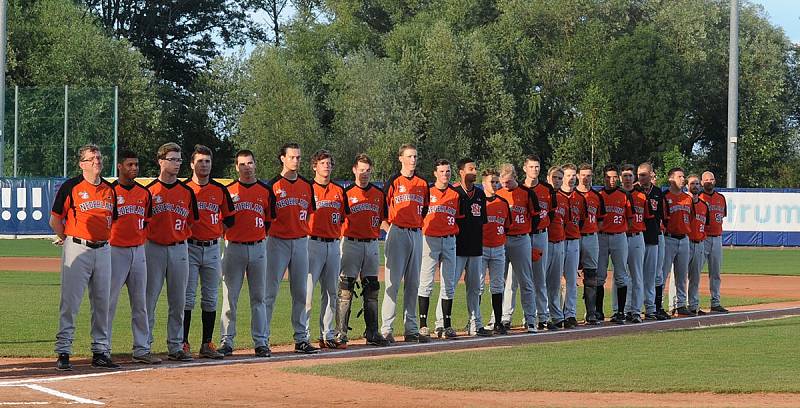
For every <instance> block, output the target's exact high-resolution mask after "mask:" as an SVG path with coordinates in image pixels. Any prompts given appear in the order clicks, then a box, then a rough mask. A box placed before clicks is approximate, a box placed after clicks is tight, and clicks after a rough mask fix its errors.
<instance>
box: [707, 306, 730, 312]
mask: <svg viewBox="0 0 800 408" xmlns="http://www.w3.org/2000/svg"><path fill="white" fill-rule="evenodd" d="M711 312H712V313H730V311H729V310H728V309H726V308H724V307H722V306H721V305H717V306H711Z"/></svg>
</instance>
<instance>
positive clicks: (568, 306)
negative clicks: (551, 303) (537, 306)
mask: <svg viewBox="0 0 800 408" xmlns="http://www.w3.org/2000/svg"><path fill="white" fill-rule="evenodd" d="M580 256H581V243H580V241H579V240H577V239H568V240H566V241H564V281H565V283H566V286H567V287H566V291H565V296H564V300H563V303H562V302H559V303H561V304H563V305H564V308H563V310H562V311H563V318H564V319H566V318H568V317H576V316H577V313H578V312H577V307H578V306H577V303H578V261H579V260H580ZM560 294H561V293H559V295H560Z"/></svg>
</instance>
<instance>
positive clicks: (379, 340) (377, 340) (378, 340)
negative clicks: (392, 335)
mask: <svg viewBox="0 0 800 408" xmlns="http://www.w3.org/2000/svg"><path fill="white" fill-rule="evenodd" d="M366 339H367V344H369V345H371V346H378V347H386V346H388V345H390V344H391V343H389V340H386V338H384V337H383V336H381V335H380V334H377V333H376V334H375V335H374V336H368V337H367V338H366Z"/></svg>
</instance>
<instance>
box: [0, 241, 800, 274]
mask: <svg viewBox="0 0 800 408" xmlns="http://www.w3.org/2000/svg"><path fill="white" fill-rule="evenodd" d="M381 254H383V243H381ZM4 256H26V257H43V258H47V257H60V256H61V248H58V247H55V246H53V245H52V244H51V243H50V241H49V240H46V239H9V240H0V257H4ZM723 256H724V259H723V264H722V269H723V270H722V272H723V273H733V274H753V275H800V268H798V267H797V264H798V262H800V248H757V249H754V248H725V249H724V255H723ZM383 260H384V258H383V256H381V265H383ZM2 269H3V267H2V259H0V270H2Z"/></svg>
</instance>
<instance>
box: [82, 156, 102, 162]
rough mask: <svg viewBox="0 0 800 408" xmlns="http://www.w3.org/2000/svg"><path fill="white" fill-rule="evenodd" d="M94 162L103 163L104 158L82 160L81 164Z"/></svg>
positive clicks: (96, 157)
mask: <svg viewBox="0 0 800 408" xmlns="http://www.w3.org/2000/svg"><path fill="white" fill-rule="evenodd" d="M93 161H96V162H102V161H103V156H94V157H90V158H88V159H81V163H84V162H93Z"/></svg>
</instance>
